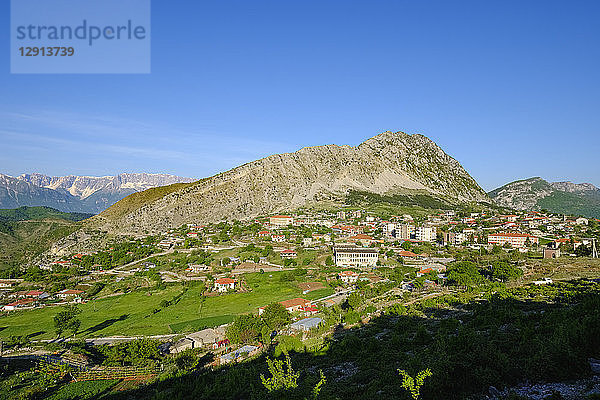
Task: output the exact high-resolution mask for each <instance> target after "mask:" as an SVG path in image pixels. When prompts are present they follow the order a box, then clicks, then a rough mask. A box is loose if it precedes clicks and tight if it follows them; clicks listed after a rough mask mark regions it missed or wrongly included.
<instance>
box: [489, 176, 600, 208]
mask: <svg viewBox="0 0 600 400" xmlns="http://www.w3.org/2000/svg"><path fill="white" fill-rule="evenodd" d="M488 195H489V196H490V197H491V198H492V199H493V200H494V201H495V202H496V204H498V205H500V206H503V207H510V208H514V209H517V210H541V209H546V210H548V211H550V212H555V213H561V214H569V215H584V216H587V217H594V218H600V189H598V188H597V187H596V186H594V185H592V184H591V183H572V182H547V181H545V180H544V179H542V178H540V177H535V178H529V179H524V180H520V181H515V182H511V183H508V184H506V185H504V186H502V187H500V188H498V189H495V190H492V191H491V192H489V193H488Z"/></svg>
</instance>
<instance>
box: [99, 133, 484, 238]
mask: <svg viewBox="0 0 600 400" xmlns="http://www.w3.org/2000/svg"><path fill="white" fill-rule="evenodd" d="M352 191H358V192H361V193H365V192H366V193H375V194H380V195H383V194H395V193H409V194H412V195H415V194H419V195H421V196H428V197H430V198H434V199H440V200H443V201H444V202H445V203H446V204H448V202H451V203H459V202H471V201H474V202H478V201H489V198H488V197H487V195H486V193H485V192H484V191H483V190H482V189H481V188H480V187H479V185H478V184H477V182H475V180H474V179H473V178H472V177H471V176H470V175H469V174H468V173H467V172H466V171H465V170H464V168H463V167H462V166H461V165H460V163H459V162H458V161H456V160H455V159H454V158H452V157H450V156H449V155H448V154H446V153H445V152H444V151H443V150H442V149H441V148H440V147H438V146H437V145H436V144H435V143H434V142H433V141H431V140H430V139H428V138H427V137H425V136H422V135H409V134H406V133H403V132H396V133H393V132H384V133H382V134H380V135H377V136H375V137H373V138H371V139H368V140H366V141H365V142H363V143H361V144H360V145H358V146H347V145H344V146H337V145H326V146H317V147H307V148H303V149H301V150H298V151H297V152H295V153H286V154H276V155H272V156H269V157H266V158H263V159H260V160H257V161H253V162H250V163H247V164H244V165H242V166H239V167H237V168H234V169H232V170H230V171H227V172H224V173H221V174H218V175H215V176H213V177H210V178H206V179H202V180H200V181H197V182H194V183H186V184H176V185H171V186H166V187H161V188H157V189H150V190H146V191H144V192H139V193H136V194H134V195H131V196H129V197H127V198H125V199H123V200H121V201H119V202H118V203H116V204H115V205H113V206H112V207H110V208H109V209H107V210H106V211H104V212H103V213H101V214H99V215H97V216H95V217H93V218H91V219H90V220H88V221H87V224H89V226H90V227H94V228H100V229H104V230H108V231H110V232H115V233H143V232H157V231H161V230H164V229H167V228H169V227H174V226H179V225H181V224H183V223H186V222H214V221H219V220H233V219H247V218H252V217H255V216H258V215H265V214H269V213H273V212H282V211H285V210H291V209H294V208H297V207H300V206H303V205H306V204H311V203H315V202H320V201H329V200H332V199H342V201H343V199H345V198H346V196H348V194H349V193H350V192H352Z"/></svg>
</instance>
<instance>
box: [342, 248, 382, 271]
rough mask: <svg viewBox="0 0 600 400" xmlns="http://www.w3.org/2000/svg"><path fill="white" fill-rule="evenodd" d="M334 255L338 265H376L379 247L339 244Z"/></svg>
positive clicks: (364, 266)
mask: <svg viewBox="0 0 600 400" xmlns="http://www.w3.org/2000/svg"><path fill="white" fill-rule="evenodd" d="M333 256H334V258H335V265H337V266H338V267H359V268H366V267H375V266H376V265H377V260H378V259H379V253H378V251H377V249H372V248H365V247H355V246H337V247H335V248H334V249H333Z"/></svg>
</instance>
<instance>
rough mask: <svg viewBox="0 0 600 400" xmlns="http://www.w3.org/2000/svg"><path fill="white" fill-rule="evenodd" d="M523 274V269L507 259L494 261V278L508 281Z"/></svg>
mask: <svg viewBox="0 0 600 400" xmlns="http://www.w3.org/2000/svg"><path fill="white" fill-rule="evenodd" d="M521 276H523V271H522V270H521V269H520V268H518V267H516V266H514V265H512V264H510V263H507V262H506V261H494V262H493V263H492V278H493V279H499V280H500V281H502V282H506V281H508V280H511V279H518V278H520V277H521Z"/></svg>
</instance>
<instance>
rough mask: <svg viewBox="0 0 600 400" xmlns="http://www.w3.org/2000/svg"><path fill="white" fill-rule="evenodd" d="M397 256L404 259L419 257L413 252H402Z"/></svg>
mask: <svg viewBox="0 0 600 400" xmlns="http://www.w3.org/2000/svg"><path fill="white" fill-rule="evenodd" d="M397 254H398V255H399V256H400V257H402V258H417V257H418V256H417V255H416V254H415V253H413V252H412V251H408V250H400V251H398V252H397Z"/></svg>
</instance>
